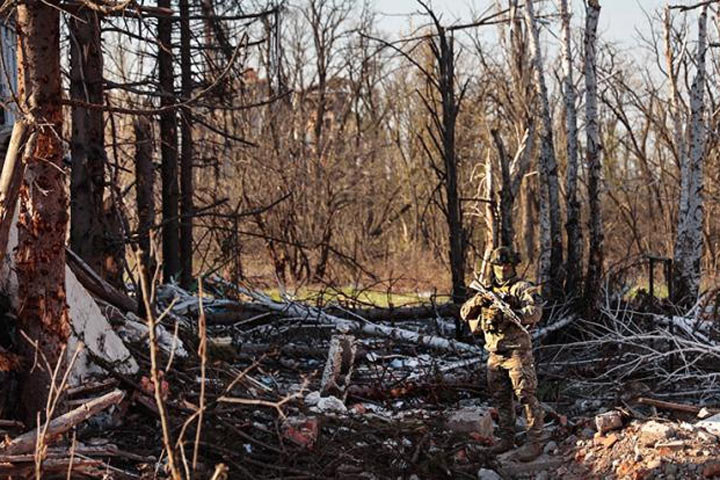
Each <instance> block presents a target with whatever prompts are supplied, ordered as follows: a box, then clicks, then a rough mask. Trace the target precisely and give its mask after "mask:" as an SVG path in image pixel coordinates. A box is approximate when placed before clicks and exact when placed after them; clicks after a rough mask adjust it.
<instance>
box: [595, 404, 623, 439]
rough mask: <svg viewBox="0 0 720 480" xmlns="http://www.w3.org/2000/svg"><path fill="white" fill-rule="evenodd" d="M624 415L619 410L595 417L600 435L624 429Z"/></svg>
mask: <svg viewBox="0 0 720 480" xmlns="http://www.w3.org/2000/svg"><path fill="white" fill-rule="evenodd" d="M622 424H623V421H622V414H621V413H620V412H618V411H617V410H612V411H610V412H605V413H601V414H600V415H596V416H595V428H596V429H597V431H598V432H599V433H601V434H602V433H605V432H609V431H610V430H616V429H618V428H620V427H622Z"/></svg>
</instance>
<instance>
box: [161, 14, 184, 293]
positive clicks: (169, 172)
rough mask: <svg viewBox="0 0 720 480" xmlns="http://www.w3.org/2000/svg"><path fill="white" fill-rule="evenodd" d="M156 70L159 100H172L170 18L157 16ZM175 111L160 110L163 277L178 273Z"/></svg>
mask: <svg viewBox="0 0 720 480" xmlns="http://www.w3.org/2000/svg"><path fill="white" fill-rule="evenodd" d="M158 7H161V8H170V0H158ZM158 42H159V45H158V70H159V76H160V94H161V95H162V96H161V97H160V104H161V105H162V106H163V107H171V106H172V105H174V104H175V86H174V78H175V73H174V72H173V58H172V19H171V18H168V17H160V18H159V19H158ZM177 140H178V139H177V115H176V112H175V110H174V109H168V110H166V111H163V113H161V114H160V142H161V144H162V147H161V149H160V156H161V159H162V169H161V170H162V224H163V228H162V259H163V281H164V282H169V281H170V280H171V279H173V278H174V279H178V274H179V273H180V237H179V234H180V225H179V217H178V206H179V205H178V204H179V200H180V199H179V196H180V195H179V189H178V148H177Z"/></svg>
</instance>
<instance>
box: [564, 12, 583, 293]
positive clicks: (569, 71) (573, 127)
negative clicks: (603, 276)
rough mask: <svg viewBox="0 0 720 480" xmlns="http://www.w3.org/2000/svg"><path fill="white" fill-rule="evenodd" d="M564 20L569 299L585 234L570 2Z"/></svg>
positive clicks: (576, 289) (577, 284)
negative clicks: (580, 199) (579, 191)
mask: <svg viewBox="0 0 720 480" xmlns="http://www.w3.org/2000/svg"><path fill="white" fill-rule="evenodd" d="M560 17H561V19H562V27H563V32H562V33H563V35H562V64H563V100H564V104H565V126H566V129H567V132H566V135H567V174H566V184H565V185H566V187H565V201H566V212H567V220H566V222H565V230H566V232H567V262H566V263H565V272H566V275H567V278H566V279H565V291H566V295H567V296H568V298H571V299H572V298H576V297H577V296H578V294H579V293H580V292H581V291H582V288H581V283H580V282H581V280H582V253H583V250H582V249H583V246H582V231H581V229H580V202H578V199H577V172H578V127H577V112H576V109H575V86H574V84H573V68H572V52H571V48H570V47H571V43H570V42H571V35H570V12H569V11H568V5H567V0H560Z"/></svg>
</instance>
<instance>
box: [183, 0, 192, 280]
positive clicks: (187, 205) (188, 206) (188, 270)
mask: <svg viewBox="0 0 720 480" xmlns="http://www.w3.org/2000/svg"><path fill="white" fill-rule="evenodd" d="M180 65H181V71H182V73H181V81H182V98H183V100H185V99H188V98H190V97H191V95H192V60H191V58H190V8H189V6H188V0H180ZM180 127H181V135H182V148H181V150H180V152H181V158H180V261H181V262H182V265H181V270H180V286H181V287H183V288H184V289H186V290H189V289H190V286H191V284H192V279H193V276H192V274H193V214H194V207H193V166H192V162H193V139H192V112H191V111H190V109H189V108H186V107H185V108H183V109H182V121H181V123H180Z"/></svg>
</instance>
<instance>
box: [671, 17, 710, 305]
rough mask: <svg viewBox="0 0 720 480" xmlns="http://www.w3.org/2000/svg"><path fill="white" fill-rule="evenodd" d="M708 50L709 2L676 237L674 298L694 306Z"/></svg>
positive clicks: (703, 20) (694, 88)
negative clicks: (706, 54) (706, 53)
mask: <svg viewBox="0 0 720 480" xmlns="http://www.w3.org/2000/svg"><path fill="white" fill-rule="evenodd" d="M706 50H707V5H705V6H703V7H702V11H701V12H700V18H699V20H698V46H697V53H696V59H695V63H696V65H697V74H696V75H695V79H694V80H693V83H692V87H691V89H690V121H689V124H688V128H687V130H688V134H687V139H688V152H687V153H688V154H687V155H685V156H683V158H682V163H681V166H682V168H681V172H682V182H683V186H684V187H685V188H683V189H682V191H681V197H680V208H679V212H680V215H678V227H677V235H676V237H675V254H674V257H675V258H674V260H673V265H674V272H673V296H674V298H673V301H675V302H676V303H679V304H681V305H685V306H690V305H692V304H693V303H694V302H695V300H696V299H697V296H698V293H699V290H700V260H701V259H702V247H703V216H704V215H703V163H704V158H705V129H706V127H705V120H704V112H705V52H706Z"/></svg>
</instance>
